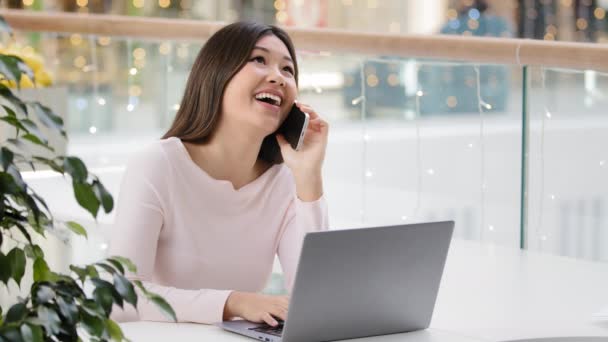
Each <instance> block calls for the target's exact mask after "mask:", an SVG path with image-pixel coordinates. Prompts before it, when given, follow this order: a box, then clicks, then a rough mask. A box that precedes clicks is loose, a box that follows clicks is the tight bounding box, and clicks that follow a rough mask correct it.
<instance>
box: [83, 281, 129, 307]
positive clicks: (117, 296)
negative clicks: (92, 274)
mask: <svg viewBox="0 0 608 342" xmlns="http://www.w3.org/2000/svg"><path fill="white" fill-rule="evenodd" d="M91 282H92V283H93V285H95V287H96V288H105V289H108V290H109V291H110V293H111V295H112V298H114V302H115V303H116V304H118V306H120V307H121V308H122V307H123V299H122V297H121V296H120V293H118V291H117V290H116V288H115V287H114V285H112V283H110V282H108V281H105V280H103V279H100V278H91Z"/></svg>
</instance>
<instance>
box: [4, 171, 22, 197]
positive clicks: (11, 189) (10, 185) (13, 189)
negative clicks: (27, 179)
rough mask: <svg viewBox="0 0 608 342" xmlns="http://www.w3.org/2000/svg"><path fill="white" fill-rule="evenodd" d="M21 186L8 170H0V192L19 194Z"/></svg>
mask: <svg viewBox="0 0 608 342" xmlns="http://www.w3.org/2000/svg"><path fill="white" fill-rule="evenodd" d="M20 190H21V189H20V188H19V186H18V185H17V184H16V183H15V180H14V179H13V176H11V175H9V174H8V173H6V172H0V193H2V194H9V195H17V194H19V192H20Z"/></svg>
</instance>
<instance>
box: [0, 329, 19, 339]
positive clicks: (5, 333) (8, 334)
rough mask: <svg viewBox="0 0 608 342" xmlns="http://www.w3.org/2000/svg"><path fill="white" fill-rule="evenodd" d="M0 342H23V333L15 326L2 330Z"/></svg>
mask: <svg viewBox="0 0 608 342" xmlns="http://www.w3.org/2000/svg"><path fill="white" fill-rule="evenodd" d="M0 338H2V339H0V342H5V341H7V342H8V341H10V342H13V341H15V342H17V341H21V333H20V332H19V329H18V328H17V327H15V326H8V327H6V328H5V329H2V333H1V335H0Z"/></svg>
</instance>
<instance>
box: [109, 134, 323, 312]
mask: <svg viewBox="0 0 608 342" xmlns="http://www.w3.org/2000/svg"><path fill="white" fill-rule="evenodd" d="M327 228H328V214H327V205H326V201H325V199H324V197H321V198H320V199H319V200H317V201H314V202H303V201H301V200H300V199H299V198H298V197H297V195H296V189H295V183H294V179H293V176H292V174H291V171H290V170H289V169H288V168H287V167H286V166H284V165H274V166H272V167H271V168H270V169H268V170H267V171H266V172H265V173H264V174H262V175H261V176H260V177H259V178H257V179H256V180H254V181H253V182H251V183H249V184H247V185H245V186H244V187H242V188H240V189H238V190H235V189H234V187H233V186H232V183H230V182H229V181H225V180H217V179H214V178H212V177H211V176H210V175H208V174H207V173H206V172H205V171H203V170H202V169H201V168H200V167H198V166H197V165H196V164H195V163H194V162H193V161H192V159H191V158H190V155H189V154H188V151H187V150H186V148H185V147H184V145H183V144H182V142H181V140H180V139H178V138H168V139H164V140H160V141H158V142H156V143H154V144H152V145H150V146H149V147H148V148H146V149H144V150H143V151H141V152H140V153H138V154H137V156H136V157H135V158H133V159H132V160H131V161H130V162H129V164H128V166H127V169H126V171H125V174H124V177H123V180H122V186H121V190H120V195H119V198H118V204H117V212H116V219H115V223H114V227H113V229H112V238H111V245H110V255H120V256H125V257H128V258H130V259H131V260H132V261H133V262H134V263H135V265H136V266H137V274H136V275H132V276H130V279H132V280H133V279H139V280H141V281H142V282H143V283H144V285H145V286H146V288H147V289H148V290H150V291H152V292H156V293H158V294H160V295H161V296H162V297H164V298H165V299H166V300H167V301H168V302H169V303H170V304H171V305H172V307H173V309H174V310H175V312H176V315H177V318H178V321H180V322H198V323H214V322H219V321H221V320H222V316H223V311H224V304H225V302H226V299H227V298H228V296H229V294H230V293H231V291H248V292H259V291H261V290H262V289H263V288H264V287H265V285H266V283H267V281H268V279H269V276H270V274H271V272H272V266H273V262H274V258H275V255H278V257H279V261H280V263H281V267H282V269H283V272H284V275H285V282H286V287H287V289H288V290H290V289H291V288H292V286H293V281H294V277H295V272H296V268H297V264H298V258H299V256H300V249H301V246H302V242H303V238H304V235H305V234H306V233H307V232H312V231H320V230H326V229H327ZM127 306H128V305H125V308H126V310H125V311H120V310H118V312H115V313H114V314H113V318H114V319H117V320H119V321H125V320H137V319H140V320H153V321H166V318H165V317H164V316H163V315H162V314H161V313H160V311H159V310H158V309H157V308H156V307H155V306H154V304H152V303H150V302H148V301H147V300H146V299H145V298H144V297H143V296H140V298H139V301H138V310H137V311H138V312H137V313H136V312H135V311H134V310H132V309H128V308H127ZM115 311H116V310H115Z"/></svg>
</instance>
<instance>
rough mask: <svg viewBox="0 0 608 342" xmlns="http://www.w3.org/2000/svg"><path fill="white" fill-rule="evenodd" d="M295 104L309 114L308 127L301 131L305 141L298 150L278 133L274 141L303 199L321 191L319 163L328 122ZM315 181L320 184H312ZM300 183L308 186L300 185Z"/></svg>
mask: <svg viewBox="0 0 608 342" xmlns="http://www.w3.org/2000/svg"><path fill="white" fill-rule="evenodd" d="M296 105H297V106H298V108H300V110H302V111H303V112H305V113H308V115H309V116H310V120H309V122H308V128H307V129H306V133H305V134H304V141H303V143H302V145H301V146H300V149H299V150H298V151H296V150H294V149H293V148H292V147H291V145H290V144H289V142H287V140H285V138H284V137H283V136H282V135H280V134H277V142H278V143H279V146H280V148H281V154H282V156H283V160H284V162H285V165H287V167H289V168H290V169H291V172H292V173H293V175H294V177H295V178H296V187H297V190H298V196H299V197H300V198H301V199H302V200H306V199H305V198H303V197H308V198H312V197H317V198H318V197H320V196H321V195H322V185H321V179H320V178H321V167H322V166H323V160H324V159H325V150H326V148H327V136H328V132H329V125H328V124H327V122H326V121H324V120H323V119H322V118H321V117H320V116H319V114H317V112H316V111H315V110H314V109H312V107H310V106H308V105H306V104H302V103H299V102H298V103H296ZM315 183H319V184H318V185H315ZM303 187H305V188H307V189H302V188H303ZM319 187H321V188H319ZM318 192H320V194H319V193H318ZM317 195H318V196H317ZM315 199H316V198H313V199H311V200H315Z"/></svg>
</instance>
